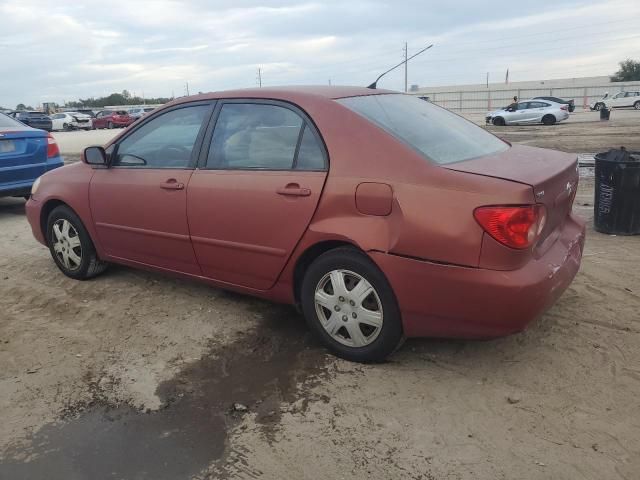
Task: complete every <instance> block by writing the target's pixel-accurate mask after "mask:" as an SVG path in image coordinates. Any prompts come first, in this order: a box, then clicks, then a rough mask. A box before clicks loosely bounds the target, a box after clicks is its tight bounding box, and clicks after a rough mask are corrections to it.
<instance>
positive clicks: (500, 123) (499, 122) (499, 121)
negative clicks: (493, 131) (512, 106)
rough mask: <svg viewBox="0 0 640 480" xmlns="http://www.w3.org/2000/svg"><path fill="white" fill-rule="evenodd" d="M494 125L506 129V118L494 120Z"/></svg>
mask: <svg viewBox="0 0 640 480" xmlns="http://www.w3.org/2000/svg"><path fill="white" fill-rule="evenodd" d="M493 124H494V125H495V126H496V127H504V125H505V121H504V118H502V117H496V118H494V119H493Z"/></svg>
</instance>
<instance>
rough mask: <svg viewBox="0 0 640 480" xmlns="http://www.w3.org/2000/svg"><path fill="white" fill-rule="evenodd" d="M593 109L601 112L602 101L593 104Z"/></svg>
mask: <svg viewBox="0 0 640 480" xmlns="http://www.w3.org/2000/svg"><path fill="white" fill-rule="evenodd" d="M593 109H594V110H595V111H596V112H599V111H600V110H602V104H601V103H596V104H595V105H594V106H593Z"/></svg>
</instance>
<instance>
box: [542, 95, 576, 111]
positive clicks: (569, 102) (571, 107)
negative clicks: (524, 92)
mask: <svg viewBox="0 0 640 480" xmlns="http://www.w3.org/2000/svg"><path fill="white" fill-rule="evenodd" d="M531 100H547V101H549V102H553V103H557V104H559V105H567V106H568V107H569V112H573V111H574V110H575V109H576V103H575V101H574V100H573V99H571V100H563V99H562V98H558V97H533V98H532V99H531Z"/></svg>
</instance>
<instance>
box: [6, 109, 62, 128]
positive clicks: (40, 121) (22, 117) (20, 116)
mask: <svg viewBox="0 0 640 480" xmlns="http://www.w3.org/2000/svg"><path fill="white" fill-rule="evenodd" d="M9 115H10V116H11V117H13V118H15V119H16V120H18V121H19V122H22V123H24V124H25V125H28V126H30V127H33V128H39V129H41V130H46V131H47V132H50V131H51V130H52V126H51V119H50V118H49V117H48V116H46V115H45V114H44V113H42V112H27V111H17V112H11V113H10V114H9Z"/></svg>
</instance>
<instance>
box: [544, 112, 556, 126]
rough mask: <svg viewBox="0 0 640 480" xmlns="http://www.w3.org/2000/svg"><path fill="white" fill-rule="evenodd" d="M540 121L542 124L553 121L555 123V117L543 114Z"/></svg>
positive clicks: (549, 123) (550, 123)
mask: <svg viewBox="0 0 640 480" xmlns="http://www.w3.org/2000/svg"><path fill="white" fill-rule="evenodd" d="M542 123H543V124H544V125H553V124H554V123H556V117H554V116H553V115H551V114H549V115H545V116H544V117H542Z"/></svg>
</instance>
